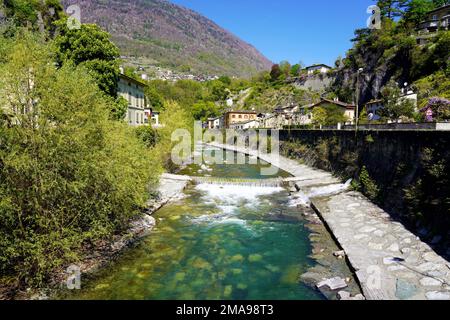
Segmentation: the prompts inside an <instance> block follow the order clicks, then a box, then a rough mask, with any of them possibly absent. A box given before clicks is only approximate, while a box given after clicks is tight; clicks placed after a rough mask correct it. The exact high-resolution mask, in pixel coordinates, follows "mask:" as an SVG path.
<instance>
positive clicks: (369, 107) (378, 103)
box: [366, 99, 384, 121]
mask: <svg viewBox="0 0 450 320" xmlns="http://www.w3.org/2000/svg"><path fill="white" fill-rule="evenodd" d="M383 108H384V105H383V100H381V99H377V100H372V101H369V102H368V103H366V113H367V119H368V120H369V121H379V120H380V119H381V116H380V110H381V109H383Z"/></svg>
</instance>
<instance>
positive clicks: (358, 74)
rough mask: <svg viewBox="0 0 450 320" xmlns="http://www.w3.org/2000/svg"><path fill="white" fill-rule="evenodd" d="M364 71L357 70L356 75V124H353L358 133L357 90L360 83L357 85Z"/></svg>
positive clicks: (361, 69)
mask: <svg viewBox="0 0 450 320" xmlns="http://www.w3.org/2000/svg"><path fill="white" fill-rule="evenodd" d="M363 71H364V69H363V68H359V69H358V72H357V75H356V123H355V132H358V124H359V90H360V83H359V76H360V75H361V73H362V72H363Z"/></svg>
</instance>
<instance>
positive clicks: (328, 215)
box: [211, 143, 450, 300]
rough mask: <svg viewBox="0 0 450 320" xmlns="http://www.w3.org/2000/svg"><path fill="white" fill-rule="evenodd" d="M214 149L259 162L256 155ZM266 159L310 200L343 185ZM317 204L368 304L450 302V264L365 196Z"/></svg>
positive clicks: (321, 174) (343, 196)
mask: <svg viewBox="0 0 450 320" xmlns="http://www.w3.org/2000/svg"><path fill="white" fill-rule="evenodd" d="M211 145H212V146H215V147H219V148H223V149H228V150H234V151H237V152H242V153H246V154H249V155H252V156H258V154H257V151H253V150H247V149H240V148H235V147H232V146H226V145H221V144H217V143H214V144H211ZM260 158H261V159H263V160H265V161H267V162H269V163H272V164H274V165H276V166H278V167H279V168H281V169H283V170H285V171H287V172H289V173H290V174H292V175H293V176H294V178H293V179H292V180H293V182H295V183H296V186H297V189H299V190H300V191H301V192H303V193H304V194H306V195H308V192H310V191H311V187H312V186H321V185H322V186H323V185H327V184H329V185H332V184H336V183H340V181H338V180H337V179H335V178H334V177H332V175H331V174H330V173H327V172H324V171H321V170H316V169H313V168H311V167H308V166H305V165H301V164H298V163H297V162H296V161H294V160H291V159H287V158H285V157H282V156H280V157H279V158H278V157H274V156H272V155H262V156H260ZM311 200H312V205H313V206H314V207H315V209H317V211H318V213H319V214H320V215H321V217H322V218H323V220H324V221H325V223H326V224H327V225H328V227H329V228H330V230H331V231H332V233H333V236H334V237H335V238H336V239H337V241H338V242H339V244H340V246H341V247H342V248H343V249H344V251H345V253H346V255H347V257H348V261H349V263H350V264H351V266H352V267H353V269H354V270H355V272H356V276H357V278H358V280H359V282H360V284H361V287H362V289H363V293H364V295H365V297H366V298H367V299H368V300H399V299H400V300H426V299H428V300H450V263H449V262H448V261H446V260H445V259H444V258H442V257H441V256H439V255H438V254H437V253H436V252H434V251H433V250H432V248H431V247H430V246H428V245H427V244H425V243H424V242H422V241H421V240H420V239H419V238H418V237H416V236H415V235H414V234H413V233H411V232H409V231H408V230H406V228H405V227H404V226H403V225H402V224H401V223H399V222H395V221H393V220H392V219H391V218H390V216H389V214H387V213H386V212H384V211H383V210H382V209H380V208H379V207H377V206H376V205H374V204H373V203H371V202H370V201H369V200H368V199H367V198H365V197H364V196H363V195H362V194H360V193H357V192H348V191H347V192H341V193H339V194H336V195H332V196H328V197H326V198H313V199H311Z"/></svg>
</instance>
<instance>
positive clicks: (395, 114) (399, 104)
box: [380, 81, 415, 121]
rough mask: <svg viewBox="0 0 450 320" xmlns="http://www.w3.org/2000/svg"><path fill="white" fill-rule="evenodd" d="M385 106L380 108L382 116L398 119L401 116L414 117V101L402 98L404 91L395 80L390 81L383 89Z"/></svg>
mask: <svg viewBox="0 0 450 320" xmlns="http://www.w3.org/2000/svg"><path fill="white" fill-rule="evenodd" d="M381 95H382V100H383V105H384V107H383V108H382V109H381V110H380V115H381V117H382V118H385V119H389V120H392V121H396V120H398V119H400V118H401V117H406V118H413V117H414V110H415V106H414V102H413V101H412V100H410V99H406V98H402V92H401V90H400V88H399V87H398V86H397V84H396V83H395V82H394V81H390V82H389V83H388V84H387V85H386V86H385V87H383V89H382V90H381Z"/></svg>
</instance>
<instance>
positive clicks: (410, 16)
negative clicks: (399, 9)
mask: <svg viewBox="0 0 450 320" xmlns="http://www.w3.org/2000/svg"><path fill="white" fill-rule="evenodd" d="M434 8H435V3H434V1H432V0H411V1H410V2H409V4H408V9H407V11H406V13H405V21H406V22H411V23H413V24H414V25H418V24H419V23H420V22H422V21H424V20H425V18H426V16H427V13H428V12H429V11H430V10H433V9H434Z"/></svg>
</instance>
